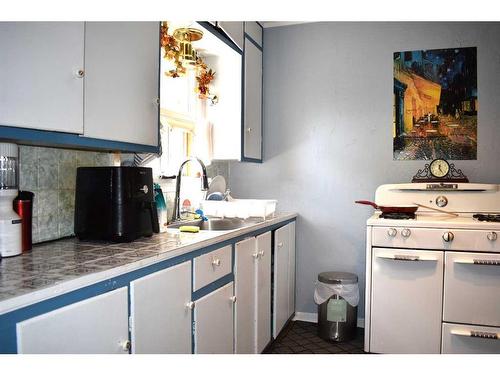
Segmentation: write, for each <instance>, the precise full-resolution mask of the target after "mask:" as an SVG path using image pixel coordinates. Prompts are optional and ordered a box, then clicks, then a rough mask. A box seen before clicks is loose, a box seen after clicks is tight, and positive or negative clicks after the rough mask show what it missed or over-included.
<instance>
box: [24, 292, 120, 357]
mask: <svg viewBox="0 0 500 375" xmlns="http://www.w3.org/2000/svg"><path fill="white" fill-rule="evenodd" d="M16 329H17V352H18V353H23V354H128V353H129V349H130V342H129V341H128V292H127V288H126V287H124V288H120V289H117V290H114V291H111V292H108V293H104V294H101V295H99V296H96V297H92V298H89V299H86V300H83V301H81V302H77V303H73V304H71V305H68V306H64V307H61V308H59V309H56V310H53V311H50V312H48V313H45V314H42V315H39V316H36V317H34V318H31V319H28V320H25V321H22V322H19V323H18V324H17V327H16Z"/></svg>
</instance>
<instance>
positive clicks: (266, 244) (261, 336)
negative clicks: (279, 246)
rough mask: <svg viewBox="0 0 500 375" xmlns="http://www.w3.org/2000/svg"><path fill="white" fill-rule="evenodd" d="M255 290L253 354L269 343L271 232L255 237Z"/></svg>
mask: <svg viewBox="0 0 500 375" xmlns="http://www.w3.org/2000/svg"><path fill="white" fill-rule="evenodd" d="M257 253H258V256H259V257H258V262H257V270H256V274H257V288H256V289H255V293H256V294H255V301H256V305H255V310H256V313H255V315H256V325H255V337H256V340H255V352H256V353H262V351H263V350H264V348H265V347H266V346H267V344H269V342H270V341H271V232H267V233H264V234H261V235H260V236H257Z"/></svg>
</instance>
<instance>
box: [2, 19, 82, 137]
mask: <svg viewBox="0 0 500 375" xmlns="http://www.w3.org/2000/svg"><path fill="white" fill-rule="evenodd" d="M83 42H84V23H83V22H0V50H1V52H0V55H1V58H0V87H1V90H0V125H6V126H14V127H20V128H31V129H40V130H52V131H59V132H67V133H77V134H82V133H83V82H84V79H83V74H84V71H83V69H84V43H83Z"/></svg>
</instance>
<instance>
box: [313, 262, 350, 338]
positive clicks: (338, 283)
mask: <svg viewBox="0 0 500 375" xmlns="http://www.w3.org/2000/svg"><path fill="white" fill-rule="evenodd" d="M314 301H315V302H316V304H317V305H318V336H319V337H321V338H322V339H324V340H327V341H336V342H340V341H347V340H351V339H353V338H354V337H355V336H356V326H357V320H358V304H359V286H358V276H356V275H355V274H353V273H348V272H322V273H320V274H319V275H318V281H316V288H315V290H314Z"/></svg>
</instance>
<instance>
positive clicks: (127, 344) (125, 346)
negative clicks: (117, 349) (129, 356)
mask: <svg viewBox="0 0 500 375" xmlns="http://www.w3.org/2000/svg"><path fill="white" fill-rule="evenodd" d="M121 347H122V349H123V351H124V352H128V351H130V340H126V341H124V342H122V343H121Z"/></svg>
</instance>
